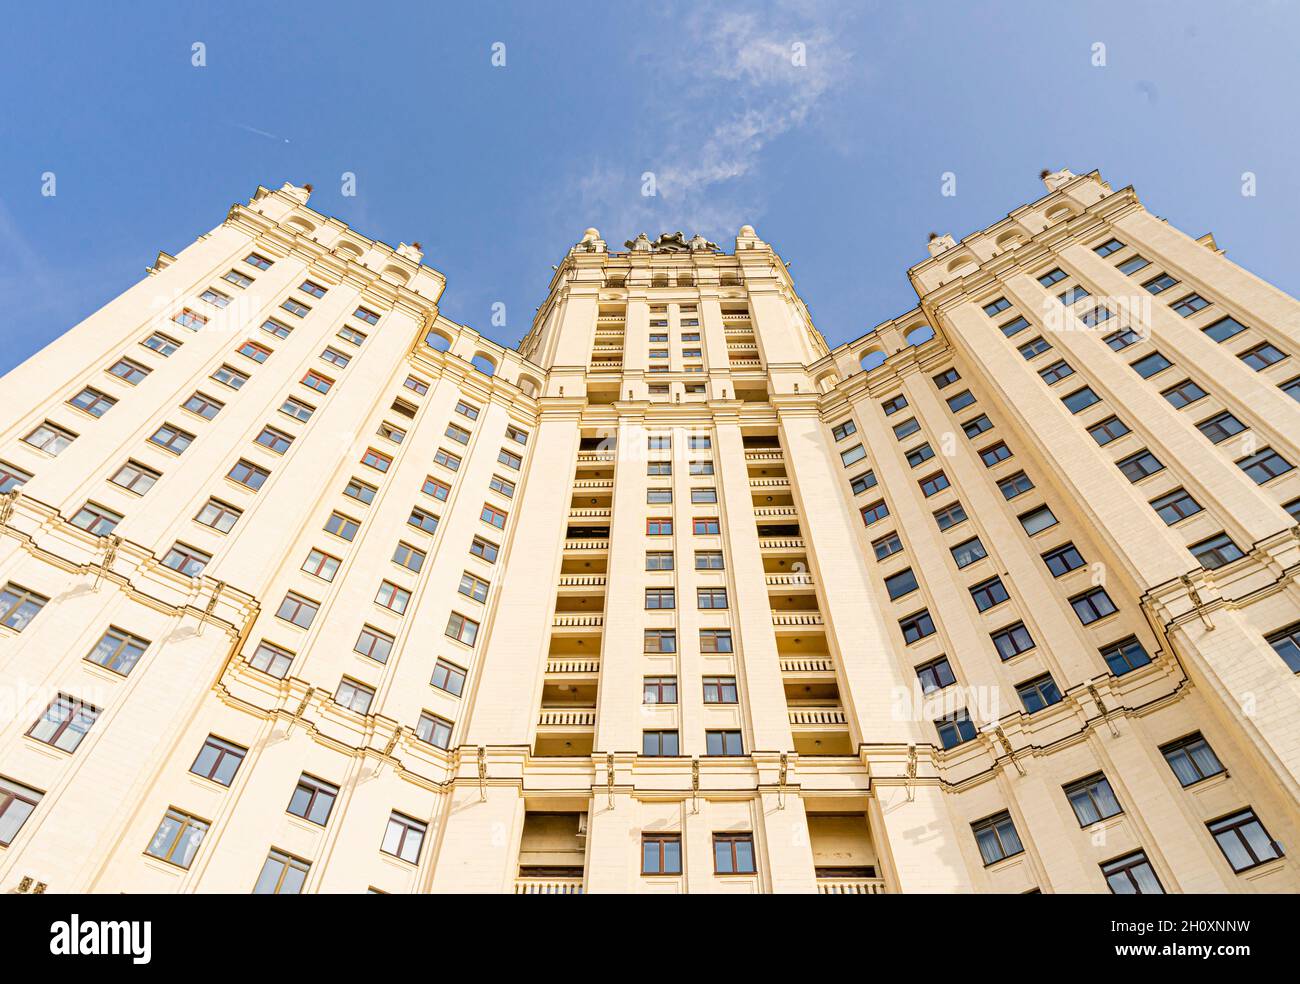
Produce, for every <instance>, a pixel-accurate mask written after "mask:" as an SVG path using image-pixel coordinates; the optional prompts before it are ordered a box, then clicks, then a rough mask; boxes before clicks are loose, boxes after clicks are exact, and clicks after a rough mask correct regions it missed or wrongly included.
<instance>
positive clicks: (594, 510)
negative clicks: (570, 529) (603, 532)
mask: <svg viewBox="0 0 1300 984" xmlns="http://www.w3.org/2000/svg"><path fill="white" fill-rule="evenodd" d="M613 514H614V511H613V510H612V509H610V508H609V507H607V506H606V507H603V508H602V507H599V506H597V507H591V506H583V507H581V508H570V509H569V519H570V520H588V519H609V518H610V517H611V516H612V515H613Z"/></svg>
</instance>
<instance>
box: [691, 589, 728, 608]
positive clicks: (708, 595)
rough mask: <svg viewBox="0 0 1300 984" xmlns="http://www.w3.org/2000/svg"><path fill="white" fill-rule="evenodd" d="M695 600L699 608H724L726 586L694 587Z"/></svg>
mask: <svg viewBox="0 0 1300 984" xmlns="http://www.w3.org/2000/svg"><path fill="white" fill-rule="evenodd" d="M695 601H696V605H697V607H699V608H726V607H727V589H726V588H696V589H695Z"/></svg>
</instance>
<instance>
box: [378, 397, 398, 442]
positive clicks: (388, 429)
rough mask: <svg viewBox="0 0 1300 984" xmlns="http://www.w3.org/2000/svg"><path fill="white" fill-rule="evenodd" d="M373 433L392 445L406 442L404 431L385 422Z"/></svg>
mask: <svg viewBox="0 0 1300 984" xmlns="http://www.w3.org/2000/svg"><path fill="white" fill-rule="evenodd" d="M399 402H400V401H399ZM375 433H376V434H378V435H379V436H380V437H382V438H384V439H385V440H388V441H392V442H393V443H394V444H401V443H402V442H403V441H404V440H406V431H404V430H402V428H400V427H398V426H397V425H396V424H390V423H389V422H388V421H387V420H385V421H384V422H383V423H381V424H380V425H379V427H378V428H377V429H376V430H375Z"/></svg>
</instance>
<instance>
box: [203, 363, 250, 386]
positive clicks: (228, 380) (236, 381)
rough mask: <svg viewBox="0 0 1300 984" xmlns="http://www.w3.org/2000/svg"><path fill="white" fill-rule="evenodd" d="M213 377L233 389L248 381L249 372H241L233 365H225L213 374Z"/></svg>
mask: <svg viewBox="0 0 1300 984" xmlns="http://www.w3.org/2000/svg"><path fill="white" fill-rule="evenodd" d="M212 378H213V379H215V380H216V381H217V382H219V383H222V384H223V385H226V386H229V387H230V388H231V389H236V390H237V389H239V388H240V387H241V386H243V385H244V384H245V383H246V382H248V373H246V372H240V371H239V370H238V369H235V368H234V367H232V366H226V365H223V366H222V367H221V368H220V369H218V370H217V371H216V372H214V373H213V374H212Z"/></svg>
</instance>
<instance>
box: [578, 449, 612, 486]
mask: <svg viewBox="0 0 1300 984" xmlns="http://www.w3.org/2000/svg"><path fill="white" fill-rule="evenodd" d="M617 460H618V452H617V451H615V450H614V449H612V448H610V449H608V450H605V451H579V452H578V464H580V465H590V464H595V463H597V462H601V461H617ZM612 487H613V486H612V485H611V488H612Z"/></svg>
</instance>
